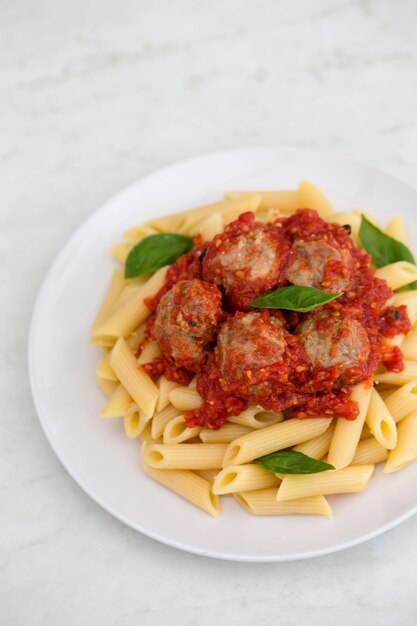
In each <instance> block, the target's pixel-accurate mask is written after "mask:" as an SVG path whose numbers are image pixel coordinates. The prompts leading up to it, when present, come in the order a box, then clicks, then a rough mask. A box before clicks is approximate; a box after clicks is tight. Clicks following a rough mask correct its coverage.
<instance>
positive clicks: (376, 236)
mask: <svg viewBox="0 0 417 626" xmlns="http://www.w3.org/2000/svg"><path fill="white" fill-rule="evenodd" d="M359 238H360V240H361V243H362V246H363V247H364V248H365V250H366V251H367V252H368V253H369V254H370V255H371V257H372V261H373V262H374V264H375V265H376V266H377V267H384V265H389V264H390V263H396V262H397V261H408V262H409V263H413V265H415V264H416V261H415V258H414V256H413V254H412V252H411V250H410V249H409V248H407V246H405V245H404V244H403V243H401V241H397V239H393V238H392V237H389V236H388V235H386V234H385V233H383V232H382V230H379V228H377V227H376V226H374V225H373V224H372V223H371V222H370V221H369V220H368V219H366V217H365V216H364V215H362V219H361V227H360V229H359ZM406 289H417V281H414V282H413V283H410V284H409V285H407V286H406Z"/></svg>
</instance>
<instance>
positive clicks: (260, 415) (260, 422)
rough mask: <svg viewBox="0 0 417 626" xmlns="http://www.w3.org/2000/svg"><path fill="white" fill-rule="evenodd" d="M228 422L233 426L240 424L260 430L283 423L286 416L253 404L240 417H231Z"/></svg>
mask: <svg viewBox="0 0 417 626" xmlns="http://www.w3.org/2000/svg"><path fill="white" fill-rule="evenodd" d="M228 420H229V422H231V423H232V424H239V425H240V426H246V427H248V428H252V429H258V428H264V427H265V426H270V425H271V424H277V423H278V422H282V421H283V420H284V416H283V414H282V413H273V412H272V411H265V410H264V409H263V408H262V407H260V406H258V405H255V404H252V405H249V407H248V408H247V409H246V410H245V411H242V413H240V414H239V415H231V416H229V418H228Z"/></svg>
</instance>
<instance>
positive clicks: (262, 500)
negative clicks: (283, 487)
mask: <svg viewBox="0 0 417 626" xmlns="http://www.w3.org/2000/svg"><path fill="white" fill-rule="evenodd" d="M276 493H277V490H276V489H275V488H270V489H260V490H258V491H246V492H244V493H237V494H234V498H235V500H236V501H237V502H238V503H239V504H240V506H241V507H242V508H243V509H245V511H248V513H252V515H324V516H326V517H332V510H331V508H330V505H329V504H328V502H327V500H326V499H325V498H324V496H312V497H310V498H302V499H299V500H288V501H287V502H277V499H276Z"/></svg>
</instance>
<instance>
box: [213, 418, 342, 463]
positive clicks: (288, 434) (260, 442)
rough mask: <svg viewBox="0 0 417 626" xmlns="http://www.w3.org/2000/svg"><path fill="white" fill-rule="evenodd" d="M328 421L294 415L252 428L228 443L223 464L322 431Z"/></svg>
mask: <svg viewBox="0 0 417 626" xmlns="http://www.w3.org/2000/svg"><path fill="white" fill-rule="evenodd" d="M330 423H331V420H330V419H329V418H326V417H323V418H320V417H316V418H313V419H303V420H300V419H296V418H295V419H289V420H286V421H285V422H281V423H278V424H273V425H272V426H267V427H266V428H262V429H260V430H255V431H253V432H251V433H248V434H247V435H243V437H238V438H237V439H235V440H234V441H232V442H231V443H230V444H229V445H228V447H227V451H226V453H225V456H224V460H223V467H228V466H229V465H242V464H243V463H248V462H249V461H253V459H257V458H258V457H261V456H264V455H265V454H269V453H270V452H275V451H276V450H283V449H284V448H289V447H290V446H293V445H295V444H297V443H301V442H302V441H308V440H309V439H312V438H313V437H317V436H318V435H320V434H322V433H324V431H325V430H327V429H328V428H329V426H330Z"/></svg>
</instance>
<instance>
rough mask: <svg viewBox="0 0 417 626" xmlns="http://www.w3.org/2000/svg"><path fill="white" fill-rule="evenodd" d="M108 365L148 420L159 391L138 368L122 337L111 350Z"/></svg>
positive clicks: (153, 409)
mask: <svg viewBox="0 0 417 626" xmlns="http://www.w3.org/2000/svg"><path fill="white" fill-rule="evenodd" d="M110 365H111V367H112V368H113V370H114V371H115V372H116V374H117V377H118V378H119V380H120V382H121V383H122V385H123V386H124V387H125V389H126V391H127V392H128V393H129V395H131V396H132V398H133V400H134V401H135V402H136V404H137V405H138V407H139V408H140V410H141V411H142V412H143V413H144V415H145V417H146V418H147V419H150V418H151V417H152V416H153V414H154V412H155V407H156V403H157V401H158V395H159V389H158V387H157V386H156V385H155V383H154V382H153V381H152V379H151V378H150V377H149V376H148V375H147V374H146V373H145V372H144V371H143V370H142V369H141V368H140V366H139V365H138V363H137V361H136V359H135V357H134V356H133V354H132V352H131V351H130V350H129V347H128V345H127V343H126V341H125V340H124V339H123V338H122V337H120V339H118V340H117V343H116V345H115V346H114V348H113V350H112V353H111V358H110Z"/></svg>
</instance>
